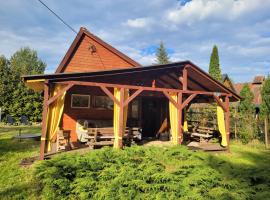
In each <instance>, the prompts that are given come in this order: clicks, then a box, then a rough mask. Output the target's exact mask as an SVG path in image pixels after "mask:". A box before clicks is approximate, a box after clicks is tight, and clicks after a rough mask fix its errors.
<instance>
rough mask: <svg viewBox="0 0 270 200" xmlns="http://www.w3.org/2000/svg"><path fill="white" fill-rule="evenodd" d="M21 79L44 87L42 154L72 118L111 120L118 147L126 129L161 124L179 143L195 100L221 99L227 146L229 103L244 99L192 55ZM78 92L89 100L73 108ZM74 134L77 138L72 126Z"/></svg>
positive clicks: (145, 132)
mask: <svg viewBox="0 0 270 200" xmlns="http://www.w3.org/2000/svg"><path fill="white" fill-rule="evenodd" d="M23 79H24V81H25V83H26V85H28V86H29V87H30V88H32V89H34V90H36V91H41V90H43V92H44V103H43V116H42V117H43V121H42V136H41V146H40V159H44V154H45V153H46V152H49V151H51V150H52V146H53V143H54V142H55V141H57V131H58V130H59V128H60V129H63V130H64V131H65V128H66V127H68V128H67V129H69V128H70V129H71V130H72V129H74V123H75V122H77V121H78V120H79V119H83V118H84V119H85V120H88V121H89V120H92V121H95V120H96V121H97V120H99V121H100V120H101V121H102V120H103V121H106V120H107V121H109V122H108V124H110V125H111V129H110V131H109V132H112V135H111V136H112V138H113V146H114V148H119V149H120V148H122V147H123V141H124V140H125V134H126V130H127V129H128V128H129V129H131V128H134V127H136V128H140V129H142V131H141V133H142V137H154V136H155V135H156V134H157V133H158V132H159V131H160V130H161V129H164V130H166V129H170V131H169V132H170V137H169V138H170V140H171V142H172V143H173V144H175V145H178V144H181V143H182V142H183V133H184V131H185V129H188V127H187V125H186V122H185V115H184V114H185V112H186V111H187V109H188V108H189V106H190V105H191V104H192V103H211V102H216V103H217V105H218V107H219V108H220V110H222V112H221V113H223V115H222V114H221V121H222V120H223V122H224V121H225V126H224V128H223V129H224V130H223V131H221V132H220V133H221V135H222V145H223V146H226V147H227V148H228V147H229V138H230V131H229V130H230V111H229V105H230V101H238V100H239V99H240V97H239V96H238V95H237V94H235V93H234V92H233V91H231V90H229V89H228V88H226V87H225V86H224V85H222V84H221V83H220V82H218V81H216V80H214V79H212V78H211V77H210V76H209V75H208V74H207V73H205V72H204V71H203V70H201V69H200V68H199V67H197V66H196V65H194V64H193V63H192V62H190V61H184V62H176V63H170V64H166V65H154V66H147V67H137V68H131V69H119V70H110V71H99V72H84V73H62V74H49V75H35V76H25V77H23ZM74 95H77V96H79V95H81V96H83V95H85V97H86V96H87V95H88V96H89V100H88V101H86V100H85V101H84V100H80V101H82V102H81V104H85V106H87V109H86V108H80V107H74V108H72V106H74V105H75V104H76V103H77V104H79V106H80V101H78V102H76V101H75V100H76V99H75V97H74ZM93 96H94V97H95V98H93ZM96 96H105V97H107V98H109V99H110V101H111V102H112V104H111V105H110V106H107V107H110V109H104V108H103V109H100V108H99V107H95V106H96V104H99V103H100V102H101V101H103V100H102V99H101V98H97V97H96ZM74 99H75V100H74ZM81 99H84V98H81ZM85 99H86V98H85ZM73 100H74V101H73ZM135 101H137V103H136V104H137V107H136V106H135V104H134V102H135ZM91 102H92V103H91ZM73 104H74V105H73ZM87 104H88V105H87ZM90 104H91V105H90ZM75 106H78V105H75ZM101 107H102V106H101ZM103 107H105V106H103ZM133 107H134V110H135V111H134V113H135V114H134V113H132V112H133ZM86 118H87V119H86ZM222 118H223V119H222ZM219 121H220V120H219ZM90 122H91V121H90ZM75 125H76V123H75ZM127 127H128V128H127ZM87 128H88V127H87ZM95 128H97V127H93V130H94V129H95ZM91 130H92V129H91ZM76 137H77V138H76ZM71 140H74V141H76V140H79V138H78V135H77V136H74V133H73V132H72V131H71Z"/></svg>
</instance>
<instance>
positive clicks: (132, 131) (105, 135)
mask: <svg viewBox="0 0 270 200" xmlns="http://www.w3.org/2000/svg"><path fill="white" fill-rule="evenodd" d="M87 130H88V136H87V137H86V139H87V140H88V142H87V144H88V146H89V147H90V148H95V146H112V145H113V144H114V139H115V138H114V129H113V127H103V128H88V129H87ZM139 134H141V129H140V128H138V127H126V130H125V134H124V137H123V140H124V143H125V144H126V145H130V144H131V143H132V142H133V140H134V139H136V138H138V135H139Z"/></svg>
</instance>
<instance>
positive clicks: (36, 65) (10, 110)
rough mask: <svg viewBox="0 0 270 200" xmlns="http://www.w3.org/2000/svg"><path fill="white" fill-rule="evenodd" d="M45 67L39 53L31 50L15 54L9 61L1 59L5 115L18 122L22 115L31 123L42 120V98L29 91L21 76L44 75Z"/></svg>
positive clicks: (0, 92) (0, 100)
mask: <svg viewBox="0 0 270 200" xmlns="http://www.w3.org/2000/svg"><path fill="white" fill-rule="evenodd" d="M45 66H46V65H45V63H44V62H42V61H41V60H40V59H39V58H38V56H37V52H36V51H34V50H32V49H30V48H22V49H20V50H19V51H17V52H15V53H14V54H13V56H11V59H10V60H9V61H7V60H6V59H5V58H4V57H1V58H0V75H1V76H0V95H1V96H0V106H3V107H4V109H3V110H4V114H5V115H11V116H12V117H13V118H14V119H15V120H16V121H19V119H20V117H21V116H22V115H25V116H27V117H28V119H29V120H30V121H40V120H41V112H42V102H43V100H42V96H41V94H40V93H36V92H34V91H33V90H30V89H28V88H27V87H26V86H25V85H24V83H23V82H22V80H21V76H22V75H31V74H42V73H44V70H45ZM2 74H3V75H2ZM1 88H2V89H1Z"/></svg>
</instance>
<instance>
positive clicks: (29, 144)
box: [0, 138, 40, 156]
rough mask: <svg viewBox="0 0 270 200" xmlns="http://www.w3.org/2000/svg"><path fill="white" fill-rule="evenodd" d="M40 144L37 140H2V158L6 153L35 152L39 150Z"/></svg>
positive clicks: (0, 152)
mask: <svg viewBox="0 0 270 200" xmlns="http://www.w3.org/2000/svg"><path fill="white" fill-rule="evenodd" d="M39 144H40V142H39V141H35V140H30V139H27V140H21V141H19V140H18V139H13V138H5V139H0V149H1V151H0V156H2V155H4V154H6V153H21V152H27V151H33V150H35V149H37V148H38V146H39Z"/></svg>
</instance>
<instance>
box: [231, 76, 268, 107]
mask: <svg viewBox="0 0 270 200" xmlns="http://www.w3.org/2000/svg"><path fill="white" fill-rule="evenodd" d="M264 80H265V77H264V76H255V77H254V79H253V81H252V82H247V83H236V84H234V88H235V90H236V93H237V94H240V92H241V90H242V89H243V86H244V85H245V84H248V86H249V88H250V90H251V92H252V93H253V94H254V99H253V103H254V104H255V106H256V107H259V106H260V105H261V103H262V97H261V88H262V86H263V83H264Z"/></svg>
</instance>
